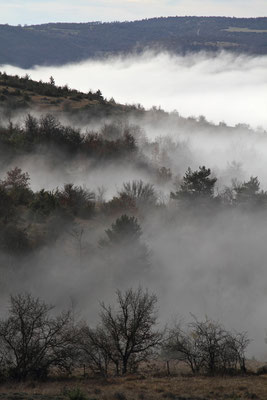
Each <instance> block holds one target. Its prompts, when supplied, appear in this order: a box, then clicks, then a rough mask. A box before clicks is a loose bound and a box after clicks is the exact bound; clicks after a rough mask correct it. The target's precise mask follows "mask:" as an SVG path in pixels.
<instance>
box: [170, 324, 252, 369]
mask: <svg viewBox="0 0 267 400" xmlns="http://www.w3.org/2000/svg"><path fill="white" fill-rule="evenodd" d="M249 343H250V340H249V339H248V337H247V334H246V333H245V332H241V333H235V332H234V333H233V332H229V331H227V330H226V329H225V328H224V327H223V326H222V325H221V324H220V323H219V322H216V321H212V320H210V319H208V318H206V319H205V320H204V321H198V320H197V319H196V318H194V321H193V322H191V323H189V324H188V325H187V329H186V330H184V329H182V327H181V325H179V324H178V325H176V326H175V327H174V328H172V329H171V330H170V331H169V335H168V338H167V340H166V341H165V344H164V349H165V352H168V355H169V358H170V359H175V360H179V361H183V362H185V363H186V364H188V366H189V367H190V368H191V370H192V372H193V373H198V372H201V371H203V372H206V373H209V374H211V375H214V374H215V373H227V372H229V371H232V370H235V371H237V370H238V369H239V371H241V372H245V371H246V358H245V351H246V348H247V346H248V344H249Z"/></svg>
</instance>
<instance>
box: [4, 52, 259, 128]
mask: <svg viewBox="0 0 267 400" xmlns="http://www.w3.org/2000/svg"><path fill="white" fill-rule="evenodd" d="M1 69H2V70H5V71H6V72H7V73H11V74H19V75H25V73H28V74H30V76H31V77H32V78H33V79H37V80H39V79H42V80H43V81H48V80H49V77H50V76H51V75H52V76H53V77H54V78H55V81H56V83H57V84H58V85H65V84H66V83H67V84H68V85H69V86H70V87H73V88H76V89H79V90H82V91H84V92H87V91H88V90H89V89H93V90H97V89H99V88H100V89H101V91H102V92H103V94H104V96H105V97H107V98H110V97H114V98H115V100H116V101H117V102H121V103H141V104H142V105H143V106H145V107H147V108H150V107H152V106H160V107H162V108H163V109H164V110H167V111H172V110H174V109H176V110H177V111H178V112H179V113H180V114H181V115H183V116H185V117H187V116H191V115H194V116H199V115H204V116H205V117H206V118H207V119H208V120H210V121H213V122H216V123H218V122H220V121H225V122H226V123H227V124H229V125H235V124H238V123H247V124H251V125H252V126H254V127H257V126H263V127H265V128H266V127H267V114H266V104H267V75H266V70H267V57H266V56H262V57H249V56H246V55H233V54H231V53H227V52H221V53H220V54H218V55H216V56H215V55H211V54H210V55H207V54H205V53H200V54H193V55H188V56H185V57H182V56H177V55H170V54H168V53H151V52H147V53H145V54H143V55H138V56H129V57H127V58H122V57H115V58H114V57H113V58H108V59H106V60H101V61H86V62H83V63H80V64H69V65H66V66H63V67H38V66H37V67H35V68H34V69H32V70H27V71H24V70H22V69H20V68H16V67H12V66H7V65H5V66H3V67H2V68H1Z"/></svg>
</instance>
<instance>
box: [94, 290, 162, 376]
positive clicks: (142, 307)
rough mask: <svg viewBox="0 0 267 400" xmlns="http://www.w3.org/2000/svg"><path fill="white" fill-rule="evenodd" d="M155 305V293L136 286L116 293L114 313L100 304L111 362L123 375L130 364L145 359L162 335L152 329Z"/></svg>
mask: <svg viewBox="0 0 267 400" xmlns="http://www.w3.org/2000/svg"><path fill="white" fill-rule="evenodd" d="M156 303H157V297H156V296H155V295H154V294H149V293H148V291H143V290H142V288H140V287H139V288H138V289H137V290H135V291H134V290H133V289H129V290H126V291H125V292H123V293H122V292H121V291H120V290H118V291H117V304H118V307H117V309H116V310H115V311H114V310H113V309H112V307H111V306H106V305H105V304H104V303H102V305H101V307H102V312H101V320H102V326H103V329H104V331H105V332H106V335H107V338H108V340H109V342H110V343H111V345H112V349H113V355H112V358H113V359H112V361H113V362H115V363H116V360H117V361H118V362H119V365H117V369H118V371H119V368H120V369H121V372H122V374H126V373H127V372H128V367H129V365H130V364H131V363H134V364H135V365H138V364H139V363H140V362H141V361H143V360H146V359H147V357H148V355H149V354H150V353H151V351H152V350H153V349H154V348H155V347H156V346H157V345H158V344H160V342H161V340H162V334H161V333H160V332H159V331H158V330H154V327H155V325H156V322H157V314H156ZM114 360H115V361H114Z"/></svg>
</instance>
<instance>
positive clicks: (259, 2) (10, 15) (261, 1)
mask: <svg viewBox="0 0 267 400" xmlns="http://www.w3.org/2000/svg"><path fill="white" fill-rule="evenodd" d="M0 9H1V14H0V24H6V23H8V24H12V25H17V24H39V23H45V22H88V21H96V20H97V21H118V20H119V21H123V20H134V19H142V18H149V17H159V16H170V15H171V16H175V15H213V16H215V15H219V16H220V15H221V16H222V15H223V16H235V17H257V16H259V17H263V16H267V1H266V0H75V1H74V0H54V1H52V0H9V1H7V0H0Z"/></svg>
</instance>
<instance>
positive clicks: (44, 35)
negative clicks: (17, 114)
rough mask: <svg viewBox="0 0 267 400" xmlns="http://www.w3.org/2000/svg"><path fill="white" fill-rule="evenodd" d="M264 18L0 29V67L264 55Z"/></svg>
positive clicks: (172, 19)
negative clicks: (157, 55) (132, 57)
mask: <svg viewBox="0 0 267 400" xmlns="http://www.w3.org/2000/svg"><path fill="white" fill-rule="evenodd" d="M266 35H267V19H266V18H225V17H168V18H152V19H145V20H142V21H133V22H113V23H101V22H90V23H84V24H82V23H81V24H73V23H54V24H44V25H32V26H23V27H22V26H9V25H0V38H1V43H0V63H1V64H11V65H17V66H20V67H22V68H31V67H33V66H34V65H60V64H64V63H67V62H78V61H81V60H85V59H88V58H99V57H103V56H108V55H114V54H120V53H123V54H127V53H131V52H142V51H143V50H144V49H146V48H148V47H149V48H150V49H151V48H155V49H156V50H158V49H161V50H162V49H163V50H168V51H173V52H174V53H178V54H184V53H186V52H198V51H203V50H205V51H211V52H214V51H218V50H222V49H226V50H230V51H233V52H237V53H248V54H266V53H267V45H266Z"/></svg>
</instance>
